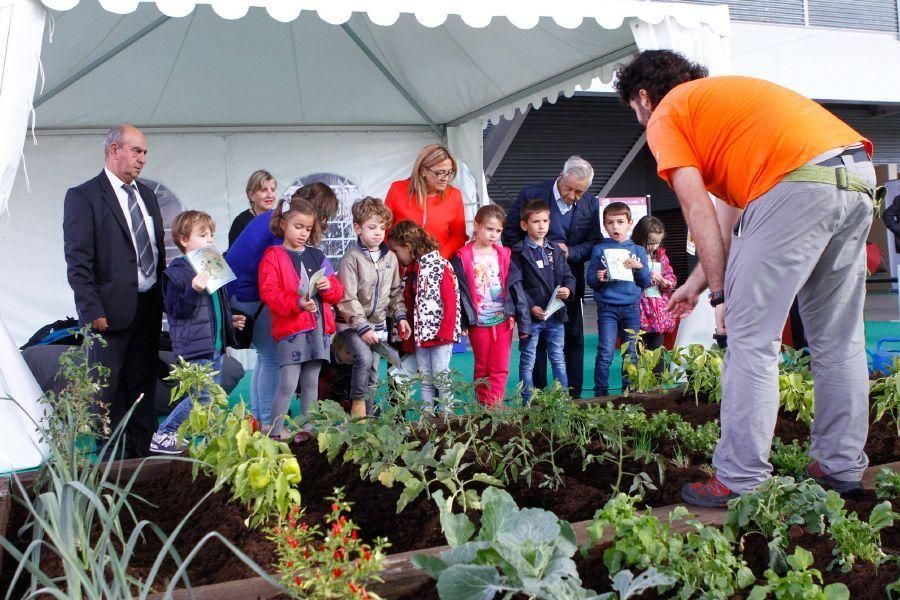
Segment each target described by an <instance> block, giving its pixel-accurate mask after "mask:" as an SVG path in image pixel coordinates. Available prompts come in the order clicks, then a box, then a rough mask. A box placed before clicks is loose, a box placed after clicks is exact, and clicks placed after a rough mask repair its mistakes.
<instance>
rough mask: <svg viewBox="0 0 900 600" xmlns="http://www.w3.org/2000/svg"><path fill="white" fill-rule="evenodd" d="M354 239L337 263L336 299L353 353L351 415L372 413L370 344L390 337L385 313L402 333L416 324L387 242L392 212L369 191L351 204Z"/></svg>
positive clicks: (374, 381)
mask: <svg viewBox="0 0 900 600" xmlns="http://www.w3.org/2000/svg"><path fill="white" fill-rule="evenodd" d="M351 212H352V214H353V230H354V232H355V233H356V235H357V236H358V237H357V240H356V243H354V244H351V245H350V246H349V247H348V248H347V251H346V252H345V253H344V256H343V258H341V261H340V263H339V264H338V278H339V279H340V281H341V283H342V284H343V285H344V297H343V298H342V299H341V302H340V303H339V304H338V307H337V308H338V314H339V322H338V324H337V329H338V337H339V338H340V341H341V342H342V343H343V345H344V347H345V348H346V349H347V350H348V351H349V353H350V354H351V355H352V356H353V373H352V375H351V379H350V399H351V405H350V406H351V409H350V415H351V416H352V417H364V416H366V414H372V413H373V411H374V408H375V403H374V391H375V387H376V386H377V385H378V365H379V355H378V354H377V353H376V352H375V351H374V350H373V349H372V348H373V347H374V346H375V345H377V344H379V343H382V342H387V339H388V329H387V324H386V320H387V315H388V312H389V311H390V314H391V315H392V316H393V318H394V321H395V323H397V330H398V331H399V333H400V337H401V338H402V339H404V340H405V339H407V338H408V337H409V336H410V334H411V333H412V330H411V329H410V327H409V323H408V321H407V318H406V305H405V304H404V302H403V284H402V282H401V279H400V269H399V263H398V261H397V256H396V255H395V254H394V253H393V252H391V250H390V249H389V248H388V247H387V244H385V243H384V236H385V231H386V230H387V229H388V227H390V226H391V221H392V219H393V215H392V214H391V211H390V209H389V208H388V207H386V206H385V205H384V202H382V201H381V200H379V199H378V198H372V197H369V196H367V197H365V198H363V199H362V200H359V201H357V202H355V203H354V204H353V207H352V208H351Z"/></svg>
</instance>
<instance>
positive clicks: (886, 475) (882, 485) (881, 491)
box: [875, 467, 900, 500]
mask: <svg viewBox="0 0 900 600" xmlns="http://www.w3.org/2000/svg"><path fill="white" fill-rule="evenodd" d="M875 495H876V496H878V498H880V499H882V500H884V499H887V500H893V499H894V498H896V497H898V496H900V473H897V472H895V471H894V470H893V469H891V468H889V467H881V469H879V470H878V472H877V473H875Z"/></svg>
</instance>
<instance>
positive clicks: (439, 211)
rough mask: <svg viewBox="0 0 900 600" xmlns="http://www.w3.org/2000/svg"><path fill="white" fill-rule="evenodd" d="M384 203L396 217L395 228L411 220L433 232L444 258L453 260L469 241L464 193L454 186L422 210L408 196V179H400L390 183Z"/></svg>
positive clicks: (450, 186) (429, 199) (434, 198)
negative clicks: (401, 222)
mask: <svg viewBox="0 0 900 600" xmlns="http://www.w3.org/2000/svg"><path fill="white" fill-rule="evenodd" d="M384 204H385V206H387V207H388V208H389V209H391V212H392V213H393V214H394V219H393V224H394V225H396V224H397V223H399V222H400V221H405V220H407V219H408V220H410V221H412V222H413V223H416V224H417V225H420V226H421V227H423V228H424V229H425V231H427V232H428V233H430V234H431V235H432V236H433V237H434V239H435V240H436V241H437V243H438V249H439V250H440V253H441V256H443V257H444V258H447V259H449V258H452V257H453V255H454V254H456V251H457V250H459V249H460V248H462V247H463V246H464V245H465V244H466V241H467V240H468V236H467V235H466V211H465V207H464V206H463V199H462V192H460V191H459V189H457V188H455V187H453V186H452V185H448V186H447V189H446V190H445V191H444V197H443V198H441V197H429V198H428V202H427V203H426V205H425V210H424V211H423V210H422V209H421V208H419V203H418V202H417V201H416V199H415V198H411V197H410V196H409V179H401V180H400V181H395V182H394V183H392V184H391V189H390V190H388V193H387V196H385V198H384Z"/></svg>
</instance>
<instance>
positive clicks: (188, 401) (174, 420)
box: [157, 352, 224, 433]
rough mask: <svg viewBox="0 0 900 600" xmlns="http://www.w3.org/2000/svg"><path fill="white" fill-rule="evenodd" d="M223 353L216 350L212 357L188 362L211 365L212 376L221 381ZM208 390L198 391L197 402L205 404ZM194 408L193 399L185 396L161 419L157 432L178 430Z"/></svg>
mask: <svg viewBox="0 0 900 600" xmlns="http://www.w3.org/2000/svg"><path fill="white" fill-rule="evenodd" d="M223 358H224V355H223V354H222V353H220V352H216V353H215V355H214V356H213V358H212V359H209V358H198V359H194V360H189V361H188V362H189V363H190V364H192V365H210V364H211V365H212V368H213V371H215V372H216V375H215V377H214V378H213V379H214V380H215V382H216V383H222V359H223ZM209 399H210V396H209V390H203V391H201V392H200V396H198V397H197V402H199V403H200V404H206V403H208V402H209ZM192 408H194V399H193V398H191V397H190V396H185V397H184V398H182V399H181V402H179V403H178V405H177V406H176V407H175V410H173V411H172V412H170V413H169V416H168V417H167V418H166V420H165V421H163V424H162V425H160V426H159V430H158V431H157V433H175V432H176V431H178V427H179V426H180V425H181V424H182V423H183V422H184V420H185V419H187V418H188V415H190V414H191V409H192Z"/></svg>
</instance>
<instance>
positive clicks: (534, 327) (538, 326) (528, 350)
mask: <svg viewBox="0 0 900 600" xmlns="http://www.w3.org/2000/svg"><path fill="white" fill-rule="evenodd" d="M542 332H543V333H544V339H545V340H546V342H547V356H548V358H549V359H550V368H551V370H552V371H553V378H554V379H556V380H557V381H559V382H560V383H561V384H562V386H563V387H564V388H567V387H569V377H568V375H567V373H566V356H565V353H564V352H563V345H564V342H565V337H566V332H565V326H564V325H563V322H562V321H560V320H559V319H550V320H549V321H538V320H537V319H535V320H534V321H532V322H531V332H530V333H531V334H530V335H529V336H528V337H527V338H525V339H524V340H522V341H520V342H519V353H520V356H519V380H520V381H521V382H522V400H523V401H524V402H526V403H527V402H528V401H529V400H531V390H532V388H533V387H534V378H533V375H534V361H535V355H536V352H537V345H538V339H539V338H540V337H541V333H542Z"/></svg>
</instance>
